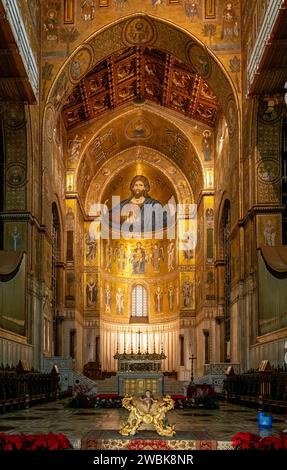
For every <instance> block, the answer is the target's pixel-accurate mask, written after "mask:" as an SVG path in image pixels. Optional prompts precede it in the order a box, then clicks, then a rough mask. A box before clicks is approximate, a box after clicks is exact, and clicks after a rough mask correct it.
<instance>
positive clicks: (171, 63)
mask: <svg viewBox="0 0 287 470" xmlns="http://www.w3.org/2000/svg"><path fill="white" fill-rule="evenodd" d="M132 100H133V101H135V102H141V100H142V101H143V100H149V101H151V102H154V103H156V104H158V105H161V106H166V107H168V108H171V109H173V110H175V111H177V112H179V113H181V114H183V115H184V116H186V117H190V118H193V119H196V120H198V121H201V122H203V123H205V124H207V125H211V126H212V125H213V124H214V123H215V121H216V117H217V112H218V107H219V104H218V100H217V98H216V96H215V95H214V94H213V91H212V90H211V89H210V88H209V86H208V85H207V83H206V82H205V81H204V80H203V79H202V78H201V77H200V76H199V75H198V74H197V73H196V72H195V71H194V70H192V69H191V68H187V67H186V66H185V65H184V64H183V63H182V62H180V61H179V60H177V59H176V58H175V57H173V56H172V55H170V54H167V53H165V52H163V51H160V50H158V49H152V48H143V47H132V48H129V49H125V50H122V51H120V52H118V53H117V54H114V55H112V56H111V57H109V58H108V59H106V60H104V61H103V62H101V63H100V64H99V65H97V66H96V67H95V68H94V69H93V70H92V71H91V72H89V74H88V75H86V76H85V77H84V78H83V79H82V80H81V81H80V83H79V84H78V85H77V86H76V87H75V88H74V89H73V91H72V93H71V95H70V96H69V97H68V99H67V100H66V102H65V103H64V106H63V110H62V114H63V118H64V122H65V125H66V128H67V129H68V130H69V129H72V128H74V127H76V126H77V125H79V124H81V123H83V122H86V121H89V120H90V119H93V118H95V117H97V116H99V115H101V114H102V113H104V112H106V111H108V110H110V109H114V108H116V107H117V106H121V105H123V104H125V103H127V102H129V101H132Z"/></svg>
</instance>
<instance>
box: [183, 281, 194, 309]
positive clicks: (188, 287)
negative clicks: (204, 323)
mask: <svg viewBox="0 0 287 470" xmlns="http://www.w3.org/2000/svg"><path fill="white" fill-rule="evenodd" d="M182 297H183V307H185V308H191V306H192V284H191V282H190V281H189V280H186V281H184V283H183V285H182Z"/></svg>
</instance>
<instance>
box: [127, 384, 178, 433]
mask: <svg viewBox="0 0 287 470" xmlns="http://www.w3.org/2000/svg"><path fill="white" fill-rule="evenodd" d="M122 405H123V407H124V408H126V409H127V410H128V411H129V412H130V414H129V417H128V421H127V423H126V424H124V425H123V426H122V427H121V428H120V430H119V432H120V434H122V435H123V436H129V435H131V436H133V435H134V434H136V432H137V431H138V429H139V427H140V426H141V424H153V425H154V427H155V429H156V432H157V433H158V434H159V435H160V436H174V435H175V429H174V428H175V426H174V425H173V426H171V425H169V424H168V422H167V418H166V413H167V412H168V411H170V410H172V409H173V408H174V401H173V399H172V398H171V397H170V395H165V396H163V397H162V398H159V399H155V398H153V397H152V395H151V392H150V391H149V390H147V391H146V394H145V397H130V396H128V395H127V396H125V398H123V399H122Z"/></svg>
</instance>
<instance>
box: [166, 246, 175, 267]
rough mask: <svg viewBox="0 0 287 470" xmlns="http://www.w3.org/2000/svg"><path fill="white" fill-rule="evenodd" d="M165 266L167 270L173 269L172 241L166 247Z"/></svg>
mask: <svg viewBox="0 0 287 470" xmlns="http://www.w3.org/2000/svg"><path fill="white" fill-rule="evenodd" d="M167 268H168V272H170V271H172V270H173V269H174V243H173V242H170V243H169V244H168V247H167Z"/></svg>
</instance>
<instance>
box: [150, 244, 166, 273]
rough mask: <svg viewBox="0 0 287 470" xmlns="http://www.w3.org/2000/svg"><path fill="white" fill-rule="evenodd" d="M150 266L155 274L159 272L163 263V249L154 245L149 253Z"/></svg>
mask: <svg viewBox="0 0 287 470" xmlns="http://www.w3.org/2000/svg"><path fill="white" fill-rule="evenodd" d="M150 259H151V264H152V267H153V270H154V271H155V272H158V271H160V263H161V261H164V254H163V247H162V246H160V245H159V244H158V243H155V244H154V245H153V248H152V253H151V258H150Z"/></svg>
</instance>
